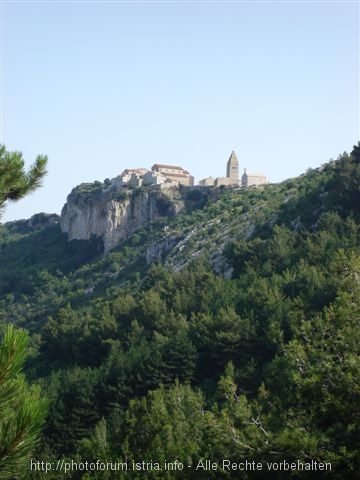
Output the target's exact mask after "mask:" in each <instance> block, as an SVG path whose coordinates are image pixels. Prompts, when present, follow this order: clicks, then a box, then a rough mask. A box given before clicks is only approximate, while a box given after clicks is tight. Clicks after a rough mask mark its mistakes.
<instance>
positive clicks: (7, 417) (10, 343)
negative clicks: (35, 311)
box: [0, 325, 47, 479]
mask: <svg viewBox="0 0 360 480" xmlns="http://www.w3.org/2000/svg"><path fill="white" fill-rule="evenodd" d="M27 342H28V335H27V333H26V332H25V331H24V330H17V329H15V328H14V327H13V325H8V326H7V327H6V329H5V333H4V335H3V340H2V345H1V346H0V478H2V479H7V478H12V477H13V476H14V475H15V474H18V473H20V472H21V470H23V469H24V467H25V466H26V462H27V461H28V460H29V457H30V455H31V452H32V450H33V448H34V446H35V444H36V441H37V438H38V433H39V430H40V427H41V425H42V423H43V421H44V418H45V415H46V410H47V400H46V399H44V398H42V397H41V393H40V390H39V388H37V387H35V386H33V387H29V386H28V385H27V384H26V382H25V379H24V376H23V375H22V374H21V369H22V366H23V364H24V360H25V357H26V347H27Z"/></svg>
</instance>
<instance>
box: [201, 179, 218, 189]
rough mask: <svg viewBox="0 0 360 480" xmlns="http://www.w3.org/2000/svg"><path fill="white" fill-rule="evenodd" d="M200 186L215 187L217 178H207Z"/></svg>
mask: <svg viewBox="0 0 360 480" xmlns="http://www.w3.org/2000/svg"><path fill="white" fill-rule="evenodd" d="M199 185H201V186H202V187H213V186H214V185H215V178H213V177H206V178H203V179H202V180H200V182H199Z"/></svg>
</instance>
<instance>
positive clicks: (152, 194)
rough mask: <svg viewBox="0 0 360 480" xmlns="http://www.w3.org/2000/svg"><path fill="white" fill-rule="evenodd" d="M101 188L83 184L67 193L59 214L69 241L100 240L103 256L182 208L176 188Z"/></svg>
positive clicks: (62, 228)
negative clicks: (139, 231) (142, 229)
mask: <svg viewBox="0 0 360 480" xmlns="http://www.w3.org/2000/svg"><path fill="white" fill-rule="evenodd" d="M102 185H103V184H100V183H99V182H98V183H97V184H96V185H95V184H83V185H80V186H79V187H76V188H75V189H74V190H73V191H72V192H71V193H70V195H69V196H68V198H67V203H66V204H65V205H64V207H63V209H62V212H61V230H62V231H63V232H64V233H67V235H68V238H69V240H75V239H76V240H90V239H91V238H92V237H93V236H96V237H101V238H102V239H103V242H104V251H105V253H106V252H108V251H109V250H111V249H113V248H114V247H115V246H116V245H118V243H119V242H120V241H121V240H122V239H124V238H127V237H129V236H130V235H131V234H132V233H134V232H135V231H136V230H139V229H141V228H145V227H148V226H149V225H150V224H151V222H154V221H156V220H158V219H160V218H161V217H168V216H174V215H177V213H179V212H180V211H181V210H182V209H183V208H184V201H183V198H182V193H181V189H179V188H178V187H170V188H161V189H160V188H156V187H152V188H141V189H134V190H124V189H123V190H118V189H114V188H111V187H108V188H103V187H102Z"/></svg>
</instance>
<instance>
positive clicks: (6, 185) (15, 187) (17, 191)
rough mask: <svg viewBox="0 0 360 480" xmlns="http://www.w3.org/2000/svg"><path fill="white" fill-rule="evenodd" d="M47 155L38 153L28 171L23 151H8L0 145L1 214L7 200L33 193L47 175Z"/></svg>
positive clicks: (17, 198)
mask: <svg viewBox="0 0 360 480" xmlns="http://www.w3.org/2000/svg"><path fill="white" fill-rule="evenodd" d="M46 164H47V156H46V155H38V156H37V157H36V160H35V163H33V165H31V167H30V169H29V171H28V172H26V171H25V169H24V159H23V156H22V153H21V152H7V151H6V148H5V146H4V145H0V215H1V211H2V210H3V208H4V205H5V203H6V201H15V200H19V199H20V198H22V197H24V196H25V195H27V194H29V193H32V192H33V191H34V190H36V189H37V188H38V187H39V186H40V185H41V180H42V178H43V177H44V176H45V175H46Z"/></svg>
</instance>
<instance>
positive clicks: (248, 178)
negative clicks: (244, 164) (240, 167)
mask: <svg viewBox="0 0 360 480" xmlns="http://www.w3.org/2000/svg"><path fill="white" fill-rule="evenodd" d="M266 183H268V181H267V178H266V176H265V175H263V174H262V173H254V172H252V173H247V172H246V168H245V169H244V173H243V176H242V177H241V186H242V187H252V186H256V187H257V186H259V185H265V184H266Z"/></svg>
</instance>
